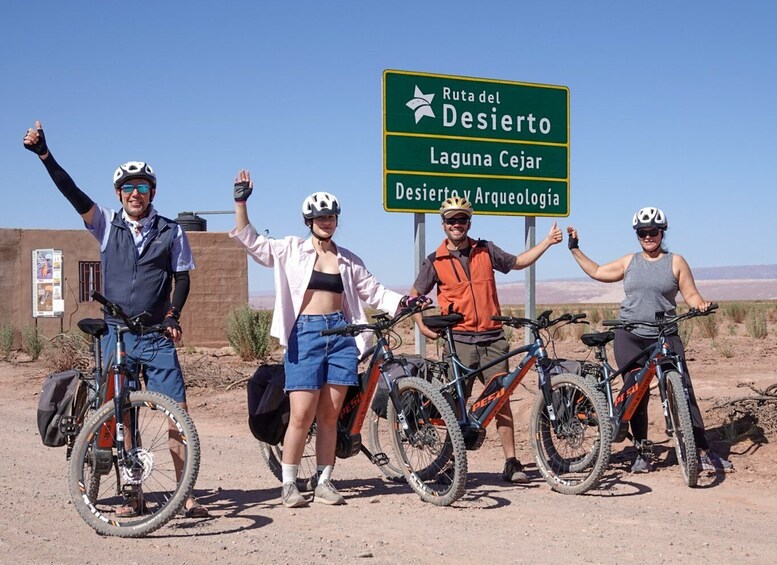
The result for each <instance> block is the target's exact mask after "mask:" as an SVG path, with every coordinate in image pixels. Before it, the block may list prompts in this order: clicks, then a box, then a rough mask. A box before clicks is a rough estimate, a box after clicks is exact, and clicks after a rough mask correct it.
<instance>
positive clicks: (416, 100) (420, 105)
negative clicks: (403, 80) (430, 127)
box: [405, 86, 435, 123]
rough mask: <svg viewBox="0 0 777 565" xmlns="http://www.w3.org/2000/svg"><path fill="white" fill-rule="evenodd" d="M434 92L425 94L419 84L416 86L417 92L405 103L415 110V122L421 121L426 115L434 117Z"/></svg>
mask: <svg viewBox="0 0 777 565" xmlns="http://www.w3.org/2000/svg"><path fill="white" fill-rule="evenodd" d="M433 99H434V94H424V93H423V92H421V89H420V88H418V86H416V87H415V94H414V97H413V99H412V100H410V102H408V103H407V104H405V105H406V106H407V107H408V108H410V109H411V110H413V111H414V112H415V123H418V122H420V121H421V118H423V117H424V116H429V117H430V118H434V117H435V116H434V110H432V100H433Z"/></svg>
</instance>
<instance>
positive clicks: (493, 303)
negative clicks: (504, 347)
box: [433, 238, 502, 332]
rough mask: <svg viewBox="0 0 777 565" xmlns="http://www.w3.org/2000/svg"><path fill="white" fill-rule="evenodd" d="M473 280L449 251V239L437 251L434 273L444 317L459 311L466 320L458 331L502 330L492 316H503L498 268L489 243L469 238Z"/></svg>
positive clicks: (470, 269) (470, 270)
mask: <svg viewBox="0 0 777 565" xmlns="http://www.w3.org/2000/svg"><path fill="white" fill-rule="evenodd" d="M467 239H468V242H469V245H470V247H471V249H470V253H469V277H467V273H466V272H465V271H464V267H462V265H461V262H460V261H459V260H458V258H456V257H453V256H452V255H451V254H450V252H449V251H448V246H447V240H446V241H443V242H442V245H440V247H438V248H437V251H436V252H435V257H434V263H433V266H434V270H435V271H436V272H437V278H438V279H439V283H438V284H437V304H438V305H439V307H440V313H441V314H448V313H449V312H458V313H459V314H462V315H463V316H464V321H463V322H462V323H460V324H458V325H456V326H454V327H453V330H454V331H458V332H486V331H494V330H500V329H502V324H500V323H499V322H494V321H493V320H492V319H491V316H499V315H500V312H501V310H500V308H499V298H498V297H497V294H496V279H495V278H494V266H493V264H492V263H491V256H490V255H489V254H488V247H487V246H486V242H485V241H480V240H478V241H475V240H473V239H471V238H467Z"/></svg>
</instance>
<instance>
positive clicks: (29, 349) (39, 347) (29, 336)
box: [22, 326, 46, 361]
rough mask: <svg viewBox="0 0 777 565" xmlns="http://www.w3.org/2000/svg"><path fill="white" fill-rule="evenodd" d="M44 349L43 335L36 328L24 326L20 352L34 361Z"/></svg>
mask: <svg viewBox="0 0 777 565" xmlns="http://www.w3.org/2000/svg"><path fill="white" fill-rule="evenodd" d="M44 347H46V342H45V339H44V337H43V335H42V334H41V333H40V332H39V331H38V327H37V326H24V328H22V351H24V352H25V353H26V354H27V355H29V356H30V359H32V360H33V361H35V360H36V359H37V358H38V357H40V354H41V353H42V352H43V349H44Z"/></svg>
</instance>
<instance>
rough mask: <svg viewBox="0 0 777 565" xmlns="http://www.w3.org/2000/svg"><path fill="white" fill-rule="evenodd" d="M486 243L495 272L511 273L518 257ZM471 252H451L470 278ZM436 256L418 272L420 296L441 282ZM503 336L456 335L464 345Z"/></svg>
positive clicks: (467, 248) (457, 333)
mask: <svg viewBox="0 0 777 565" xmlns="http://www.w3.org/2000/svg"><path fill="white" fill-rule="evenodd" d="M484 243H485V244H486V247H487V249H488V255H489V257H491V264H492V265H493V267H494V270H495V271H499V272H500V273H504V274H507V273H509V272H510V271H511V270H512V268H513V266H514V265H515V259H516V256H515V255H513V254H512V253H507V252H506V251H503V250H502V249H500V248H499V247H497V246H496V245H494V244H493V243H492V242H490V241H486V242H484ZM471 250H472V248H471V247H469V246H468V247H466V248H464V249H461V250H455V251H450V254H451V256H452V257H453V258H455V259H458V260H459V263H461V267H462V268H463V269H464V272H465V273H467V276H469V254H470V251H471ZM436 254H437V252H436V251H435V252H434V253H430V254H429V255H428V256H427V257H426V259H424V261H423V263H421V269H420V270H419V271H418V276H417V277H416V279H415V282H414V283H413V288H415V289H416V290H417V291H418V292H419V293H420V294H429V293H430V292H431V291H432V290H433V289H434V288H435V287H436V286H437V284H438V283H439V282H440V279H439V278H438V276H437V271H436V270H435V268H434V258H435V256H436ZM502 335H503V332H502V330H497V331H493V332H483V333H479V334H478V333H474V332H456V333H455V334H454V336H455V338H456V341H461V342H464V343H481V342H486V341H493V340H495V339H499V338H500V337H502Z"/></svg>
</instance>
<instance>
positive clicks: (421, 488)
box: [388, 377, 467, 506]
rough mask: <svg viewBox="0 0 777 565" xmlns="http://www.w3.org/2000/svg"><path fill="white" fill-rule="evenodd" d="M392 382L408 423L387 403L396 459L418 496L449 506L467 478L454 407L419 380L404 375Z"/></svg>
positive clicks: (465, 456)
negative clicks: (405, 426) (400, 418)
mask: <svg viewBox="0 0 777 565" xmlns="http://www.w3.org/2000/svg"><path fill="white" fill-rule="evenodd" d="M396 384H397V393H398V394H399V398H400V406H401V409H402V413H403V414H404V418H405V421H406V424H407V429H404V428H403V426H402V425H401V423H400V421H399V419H398V416H397V410H396V407H395V406H394V404H393V402H391V401H389V403H388V424H389V425H390V426H391V432H392V433H391V443H392V446H393V448H394V454H395V455H396V461H397V463H400V464H401V469H402V473H403V474H404V475H405V479H406V480H407V482H408V484H409V485H410V486H411V487H412V489H413V490H414V491H415V492H416V493H417V494H418V495H419V496H420V497H421V499H422V500H424V501H426V502H431V503H432V504H435V505H438V506H447V505H449V504H452V503H453V502H454V501H456V500H457V499H458V498H460V497H461V495H463V494H464V489H465V485H466V481H467V452H466V448H465V446H464V438H463V437H462V435H461V429H460V428H459V425H458V422H457V421H456V418H455V416H454V415H453V410H452V409H451V407H450V404H449V403H448V402H447V401H446V400H445V399H444V398H443V396H442V394H441V393H440V392H439V391H438V390H437V389H436V388H435V387H434V386H433V385H431V384H430V383H428V382H426V381H424V380H422V379H419V378H417V377H405V378H401V379H398V380H397V381H396Z"/></svg>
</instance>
